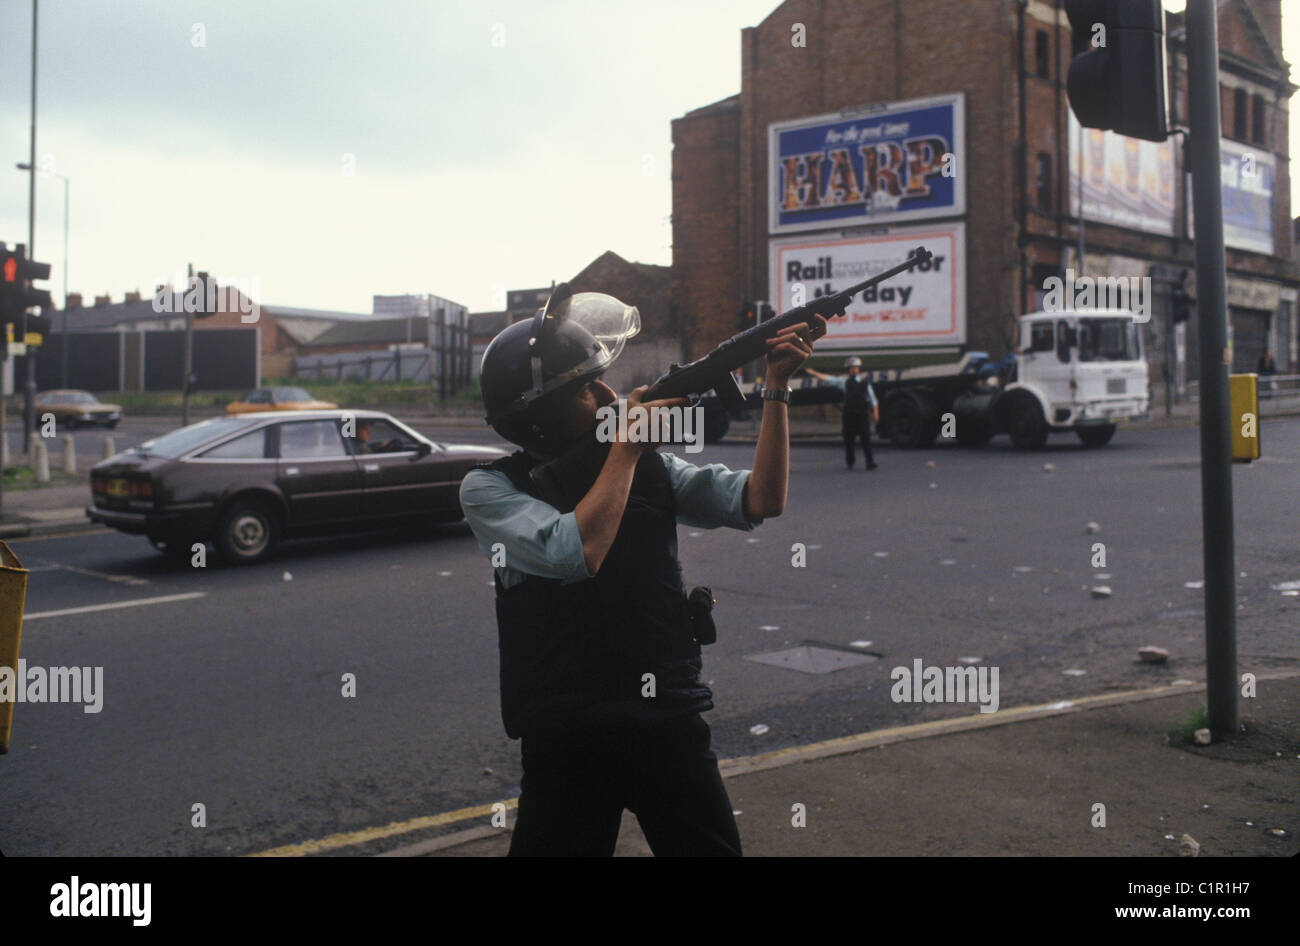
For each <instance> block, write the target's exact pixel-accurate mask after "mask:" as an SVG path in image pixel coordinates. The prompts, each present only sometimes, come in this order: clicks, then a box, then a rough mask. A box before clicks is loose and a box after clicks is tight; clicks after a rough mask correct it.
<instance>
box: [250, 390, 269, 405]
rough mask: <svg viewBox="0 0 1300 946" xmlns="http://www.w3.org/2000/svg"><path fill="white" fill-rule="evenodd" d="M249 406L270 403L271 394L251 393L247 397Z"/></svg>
mask: <svg viewBox="0 0 1300 946" xmlns="http://www.w3.org/2000/svg"><path fill="white" fill-rule="evenodd" d="M248 403H249V404H269V403H271V392H269V391H260V390H259V391H253V392H251V393H250V394H249V395H248Z"/></svg>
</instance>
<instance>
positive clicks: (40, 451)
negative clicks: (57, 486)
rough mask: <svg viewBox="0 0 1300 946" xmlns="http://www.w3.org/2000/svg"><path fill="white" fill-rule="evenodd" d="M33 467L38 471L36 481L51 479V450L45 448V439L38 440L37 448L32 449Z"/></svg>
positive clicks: (45, 481) (43, 481) (41, 481)
mask: <svg viewBox="0 0 1300 946" xmlns="http://www.w3.org/2000/svg"><path fill="white" fill-rule="evenodd" d="M32 469H34V470H35V471H36V482H38V483H48V482H49V481H50V451H49V450H47V449H46V448H45V443H44V441H37V443H36V449H35V450H33V451H32Z"/></svg>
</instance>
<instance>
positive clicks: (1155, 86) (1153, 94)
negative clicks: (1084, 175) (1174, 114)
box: [1065, 0, 1169, 141]
mask: <svg viewBox="0 0 1300 946" xmlns="http://www.w3.org/2000/svg"><path fill="white" fill-rule="evenodd" d="M1065 15H1066V16H1067V17H1069V20H1070V31H1071V44H1072V46H1073V59H1072V60H1071V62H1070V72H1069V77H1068V79H1067V80H1066V91H1067V93H1068V94H1069V97H1070V107H1071V108H1072V109H1074V114H1075V116H1076V117H1077V118H1078V119H1079V124H1081V125H1083V126H1084V127H1086V128H1104V129H1108V130H1110V131H1114V132H1117V133H1118V134H1121V135H1128V136H1129V137H1131V138H1145V139H1146V140H1147V141H1164V140H1165V139H1166V138H1168V137H1169V116H1168V111H1167V108H1166V104H1165V102H1166V97H1165V26H1164V24H1165V20H1164V10H1163V8H1162V7H1161V3H1160V0H1065Z"/></svg>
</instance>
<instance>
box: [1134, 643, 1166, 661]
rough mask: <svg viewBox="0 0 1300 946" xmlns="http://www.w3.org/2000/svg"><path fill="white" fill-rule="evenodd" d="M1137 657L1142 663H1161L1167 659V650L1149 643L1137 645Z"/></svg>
mask: <svg viewBox="0 0 1300 946" xmlns="http://www.w3.org/2000/svg"><path fill="white" fill-rule="evenodd" d="M1138 658H1139V659H1140V660H1141V661H1142V662H1143V663H1148V664H1162V663H1164V662H1165V661H1166V660H1168V659H1169V651H1167V650H1165V649H1164V648H1163V647H1155V646H1151V645H1148V646H1146V647H1139V648H1138Z"/></svg>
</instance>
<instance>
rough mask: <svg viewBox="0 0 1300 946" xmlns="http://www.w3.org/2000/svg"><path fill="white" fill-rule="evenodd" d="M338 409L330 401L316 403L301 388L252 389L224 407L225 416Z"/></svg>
mask: <svg viewBox="0 0 1300 946" xmlns="http://www.w3.org/2000/svg"><path fill="white" fill-rule="evenodd" d="M337 407H338V405H337V404H334V403H332V402H330V401H318V400H316V398H314V397H312V396H311V395H310V394H308V393H307V392H306V391H304V390H303V389H302V388H253V390H251V391H249V392H248V394H247V395H245V397H244V398H243V400H239V401H231V402H230V403H229V404H227V405H226V413H227V414H252V413H255V412H257V411H332V410H335V409H336V408H337Z"/></svg>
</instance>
